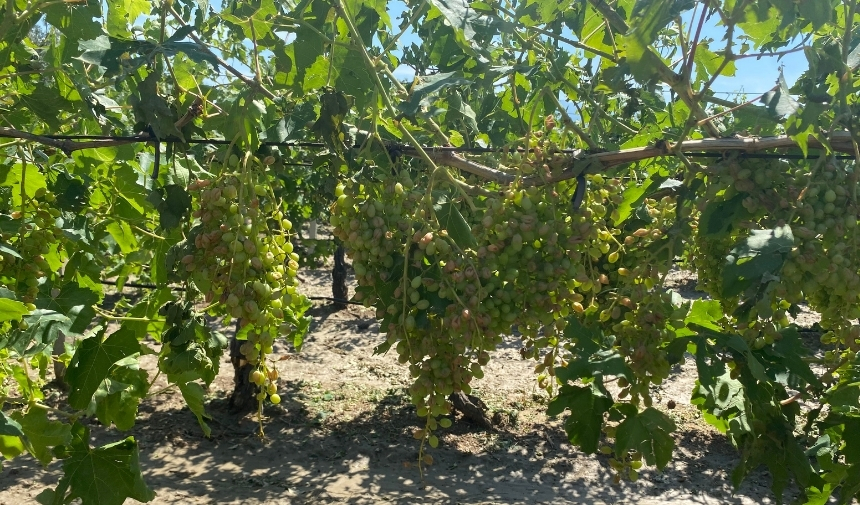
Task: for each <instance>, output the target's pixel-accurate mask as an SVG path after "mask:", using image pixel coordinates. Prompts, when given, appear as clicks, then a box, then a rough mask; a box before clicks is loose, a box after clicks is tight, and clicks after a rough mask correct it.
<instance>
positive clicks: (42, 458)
mask: <svg viewBox="0 0 860 505" xmlns="http://www.w3.org/2000/svg"><path fill="white" fill-rule="evenodd" d="M12 418H13V419H14V420H15V421H17V422H18V424H20V426H21V430H22V431H23V432H24V437H25V438H24V441H25V442H24V443H25V446H26V447H27V450H28V451H29V452H30V454H32V455H33V457H34V458H36V459H37V460H39V462H40V463H42V464H43V465H47V464H48V463H50V462H51V459H53V456H52V455H51V449H53V448H54V447H56V446H58V445H65V444H68V443H69V440H71V432H70V428H71V427H70V426H69V425H68V424H63V423H62V422H60V421H51V420H49V419H48V412H47V410H45V409H44V408H39V407H32V408H30V409H29V410H28V411H27V413H26V414H24V413H22V412H20V411H18V412H15V413H13V414H12Z"/></svg>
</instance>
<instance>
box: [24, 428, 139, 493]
mask: <svg viewBox="0 0 860 505" xmlns="http://www.w3.org/2000/svg"><path fill="white" fill-rule="evenodd" d="M89 440H90V430H89V429H88V428H87V427H86V426H84V425H82V424H80V423H75V424H74V426H72V441H71V447H70V448H69V453H68V455H69V457H68V459H66V461H65V463H63V470H64V475H63V478H62V479H60V482H59V483H58V484H57V488H56V489H48V490H46V491H45V492H43V493H41V494H40V495H39V496H38V497H37V499H38V501H39V503H41V504H43V505H61V504H64V503H69V502H71V501H72V500H74V499H76V498H80V500H81V505H122V504H123V503H125V501H126V500H127V499H128V498H132V499H135V500H137V501H141V502H148V501H151V500H152V499H153V498H155V493H153V492H152V490H151V489H149V488H148V487H147V485H146V483H145V482H144V481H143V476H142V475H141V473H140V457H139V454H138V446H137V442H135V440H134V437H128V438H126V439H125V440H122V441H119V442H114V443H112V444H107V445H103V446H101V447H96V448H92V447H90V442H89Z"/></svg>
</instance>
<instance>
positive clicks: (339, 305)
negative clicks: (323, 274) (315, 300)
mask: <svg viewBox="0 0 860 505" xmlns="http://www.w3.org/2000/svg"><path fill="white" fill-rule="evenodd" d="M331 280H332V284H331V296H332V298H335V299H337V300H348V299H349V290H348V289H347V287H346V253H345V251H344V249H343V244H341V243H340V241H338V242H337V249H335V251H334V268H332V270H331ZM334 308H335V309H336V310H343V309H345V308H346V302H337V301H336V302H334Z"/></svg>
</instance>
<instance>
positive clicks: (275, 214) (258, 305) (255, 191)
mask: <svg viewBox="0 0 860 505" xmlns="http://www.w3.org/2000/svg"><path fill="white" fill-rule="evenodd" d="M251 164H252V163H251V162H249V163H248V164H246V166H245V168H244V170H242V171H240V172H237V173H229V172H228V173H223V174H222V175H220V176H219V177H217V178H214V179H201V180H197V181H195V182H193V183H191V184H190V185H189V190H190V191H193V192H197V194H198V199H197V201H198V204H199V207H198V208H197V209H196V210H194V212H193V217H194V218H195V220H196V223H197V224H196V226H194V228H193V229H192V230H191V233H190V237H192V239H193V245H194V247H193V248H191V250H188V251H186V252H187V254H185V255H184V256H182V258H181V260H180V263H181V265H182V269H184V271H185V273H186V275H187V278H189V279H190V281H191V282H192V283H193V284H194V286H195V287H196V288H197V289H198V290H199V291H200V292H202V293H203V294H204V296H205V299H206V301H207V302H209V303H220V304H221V305H220V306H222V307H224V309H225V312H226V313H227V315H228V319H229V318H233V319H236V320H238V322H239V326H240V328H242V329H243V332H244V333H245V334H246V335H247V340H246V342H244V343H243V344H242V346H241V352H242V354H243V355H244V357H245V359H246V360H247V361H248V362H249V363H250V364H252V365H255V366H256V368H257V369H256V370H255V371H254V372H252V376H251V381H252V382H254V383H255V384H257V385H258V386H259V387H260V392H259V393H258V398H257V399H258V400H260V401H262V400H264V399H265V398H266V396H267V395H268V396H269V398H270V400H271V401H272V402H273V403H278V402H279V401H280V397H279V396H278V395H277V393H276V390H277V388H276V386H275V382H276V380H277V372H276V371H274V370H269V369H268V368H267V365H266V362H265V357H266V355H268V354H270V353H271V352H272V346H273V344H274V341H275V338H277V337H278V336H292V335H293V334H294V333H295V332H297V331H299V328H298V318H299V317H300V316H301V314H302V313H303V312H304V310H305V309H306V308H307V305H308V303H307V300H306V298H305V297H304V296H302V295H301V294H299V293H297V292H296V287H297V285H298V280H297V279H296V274H297V270H298V255H297V254H296V253H294V252H293V244H292V243H291V242H290V237H289V231H290V230H291V228H292V223H291V222H290V221H289V220H288V219H286V218H285V217H284V216H283V214H282V213H281V212H280V211H279V210H278V209H277V208H276V203H275V201H274V198H273V197H272V195H271V190H270V189H269V188H268V187H267V186H266V184H265V181H266V179H265V171H264V167H263V166H262V165H260V164H256V166H255V167H254V168H253V169H252V168H251V167H250V166H249V165H251Z"/></svg>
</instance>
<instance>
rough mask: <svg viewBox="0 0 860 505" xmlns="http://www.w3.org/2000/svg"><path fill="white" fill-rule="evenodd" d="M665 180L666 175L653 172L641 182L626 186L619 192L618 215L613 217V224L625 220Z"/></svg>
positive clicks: (616, 224) (618, 224)
mask: <svg viewBox="0 0 860 505" xmlns="http://www.w3.org/2000/svg"><path fill="white" fill-rule="evenodd" d="M665 180H666V177H662V176H659V175H657V174H654V175H652V176H651V177H649V178H648V179H647V180H645V182H643V183H642V184H639V185H635V184H634V185H631V186H628V187H627V189H625V190H624V192H623V193H622V194H621V197H622V200H621V203H620V204H618V209H617V210H618V217H616V218H615V221H614V224H615V226H620V225H621V223H623V222H624V221H627V218H628V217H630V215H631V214H633V210H634V209H636V208H637V207H639V206H640V205H641V204H642V202H644V201H645V198H647V197H648V195H649V194H651V193H653V192H654V191H656V190H657V189H658V188H660V187H662V186H661V185H662V184H663V182H664V181H665Z"/></svg>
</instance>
